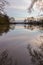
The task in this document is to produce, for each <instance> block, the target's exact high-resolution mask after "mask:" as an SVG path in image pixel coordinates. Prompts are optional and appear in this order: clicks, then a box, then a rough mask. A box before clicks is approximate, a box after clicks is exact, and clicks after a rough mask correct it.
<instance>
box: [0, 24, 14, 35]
mask: <svg viewBox="0 0 43 65" xmlns="http://www.w3.org/2000/svg"><path fill="white" fill-rule="evenodd" d="M14 28H15V25H14V26H13V25H10V24H7V25H4V24H3V25H0V35H2V34H3V33H7V32H9V30H10V29H12V30H13V29H14Z"/></svg>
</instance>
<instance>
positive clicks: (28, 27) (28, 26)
mask: <svg viewBox="0 0 43 65" xmlns="http://www.w3.org/2000/svg"><path fill="white" fill-rule="evenodd" d="M24 28H25V29H30V30H34V29H39V30H43V25H31V24H24Z"/></svg>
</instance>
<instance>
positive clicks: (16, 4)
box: [8, 0, 30, 10]
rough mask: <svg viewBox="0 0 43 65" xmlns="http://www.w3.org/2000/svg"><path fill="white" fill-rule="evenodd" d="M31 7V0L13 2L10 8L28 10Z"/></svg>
mask: <svg viewBox="0 0 43 65" xmlns="http://www.w3.org/2000/svg"><path fill="white" fill-rule="evenodd" d="M29 5H30V0H11V2H10V6H9V7H8V8H14V9H21V10H26V9H27V8H28V6H29Z"/></svg>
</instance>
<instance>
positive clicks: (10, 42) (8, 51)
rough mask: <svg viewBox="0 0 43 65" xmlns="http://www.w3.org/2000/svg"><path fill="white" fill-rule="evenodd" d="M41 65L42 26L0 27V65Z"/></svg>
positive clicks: (42, 47)
mask: <svg viewBox="0 0 43 65" xmlns="http://www.w3.org/2000/svg"><path fill="white" fill-rule="evenodd" d="M2 64H3V65H43V26H41V25H39V26H37V25H36V26H35V25H25V24H24V25H0V65H2Z"/></svg>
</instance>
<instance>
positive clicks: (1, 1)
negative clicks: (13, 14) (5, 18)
mask: <svg viewBox="0 0 43 65" xmlns="http://www.w3.org/2000/svg"><path fill="white" fill-rule="evenodd" d="M7 4H9V3H8V2H7V1H6V0H0V14H1V13H5V6H6V5H7Z"/></svg>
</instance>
